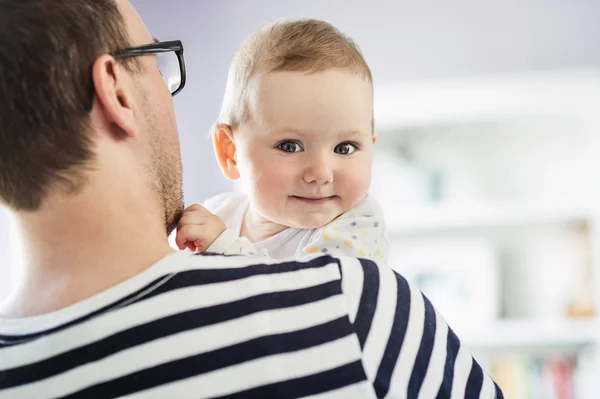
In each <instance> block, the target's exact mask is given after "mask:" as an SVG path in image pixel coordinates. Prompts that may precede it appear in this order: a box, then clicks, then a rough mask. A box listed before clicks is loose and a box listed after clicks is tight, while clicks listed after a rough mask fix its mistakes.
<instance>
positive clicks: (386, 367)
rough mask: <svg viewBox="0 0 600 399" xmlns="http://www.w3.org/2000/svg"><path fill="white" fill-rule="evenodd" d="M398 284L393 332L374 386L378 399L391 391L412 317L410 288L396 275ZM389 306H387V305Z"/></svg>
mask: <svg viewBox="0 0 600 399" xmlns="http://www.w3.org/2000/svg"><path fill="white" fill-rule="evenodd" d="M394 275H395V276H396V282H397V284H398V295H397V299H396V314H395V316H394V323H393V325H392V331H390V336H389V339H388V342H387V345H386V347H385V352H384V354H383V359H382V360H381V363H380V364H379V368H378V369H377V376H376V377H375V381H374V382H373V385H374V387H375V393H376V394H377V397H378V398H383V397H384V396H386V395H387V393H388V391H389V390H390V383H391V380H392V374H393V373H394V368H395V367H396V362H397V361H398V357H399V355H400V349H401V348H402V343H403V342H404V336H405V335H406V328H407V326H408V320H409V317H410V287H409V285H408V283H407V282H406V280H405V279H404V277H402V276H400V275H399V274H398V273H394ZM386 305H387V304H386ZM406 372H408V370H406Z"/></svg>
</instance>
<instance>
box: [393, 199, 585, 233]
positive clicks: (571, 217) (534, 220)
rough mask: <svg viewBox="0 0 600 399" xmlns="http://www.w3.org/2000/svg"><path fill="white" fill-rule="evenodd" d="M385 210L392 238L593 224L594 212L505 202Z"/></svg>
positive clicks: (567, 206) (581, 207) (566, 206)
mask: <svg viewBox="0 0 600 399" xmlns="http://www.w3.org/2000/svg"><path fill="white" fill-rule="evenodd" d="M398 208H399V209H402V210H401V211H399V212H392V211H388V210H384V212H385V215H386V217H387V219H388V223H387V224H388V231H389V234H390V236H406V235H421V234H436V233H444V232H456V231H463V230H473V229H489V228H498V227H522V226H531V225H538V224H549V223H581V222H588V221H590V220H591V219H592V218H593V216H594V212H593V211H591V209H590V207H587V206H584V205H582V206H575V205H573V204H548V203H543V202H541V201H540V202H505V203H480V204H462V205H460V206H458V205H437V206H423V207H413V208H410V207H402V206H399V207H398Z"/></svg>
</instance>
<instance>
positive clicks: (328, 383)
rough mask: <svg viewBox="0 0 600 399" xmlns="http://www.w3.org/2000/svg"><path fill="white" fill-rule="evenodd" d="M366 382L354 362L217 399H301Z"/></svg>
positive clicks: (362, 373) (363, 373)
mask: <svg viewBox="0 0 600 399" xmlns="http://www.w3.org/2000/svg"><path fill="white" fill-rule="evenodd" d="M366 380H367V376H366V375H365V371H364V369H363V367H362V363H361V362H360V361H356V362H354V363H350V364H346V365H344V366H341V367H337V368H335V369H333V370H328V371H324V372H321V373H318V374H313V375H310V376H308V377H301V378H295V379H293V380H288V381H282V382H277V383H275V384H270V385H265V386H262V387H258V388H254V389H249V390H247V391H242V392H237V393H234V394H231V395H226V396H220V397H219V398H218V399H246V398H250V399H252V398H256V399H263V398H277V399H293V398H303V397H306V396H311V395H316V394H319V393H323V392H329V391H333V390H335V389H339V388H343V387H347V386H350V385H354V384H358V383H359V382H362V381H366Z"/></svg>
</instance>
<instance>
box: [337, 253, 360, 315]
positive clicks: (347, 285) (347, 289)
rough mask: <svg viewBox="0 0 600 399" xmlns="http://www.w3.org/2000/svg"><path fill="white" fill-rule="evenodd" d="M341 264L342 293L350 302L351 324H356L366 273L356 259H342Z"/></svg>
mask: <svg viewBox="0 0 600 399" xmlns="http://www.w3.org/2000/svg"><path fill="white" fill-rule="evenodd" d="M340 263H341V265H342V291H343V292H344V295H345V296H346V299H347V301H348V315H349V317H350V322H351V323H354V320H355V319H356V314H357V313H358V307H359V305H360V297H361V295H362V289H363V284H364V279H365V276H364V271H363V268H362V265H361V264H360V261H359V260H358V259H356V258H340Z"/></svg>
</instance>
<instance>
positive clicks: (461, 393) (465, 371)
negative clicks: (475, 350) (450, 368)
mask: <svg viewBox="0 0 600 399" xmlns="http://www.w3.org/2000/svg"><path fill="white" fill-rule="evenodd" d="M472 365H473V357H472V356H471V353H469V351H468V350H467V349H466V348H465V347H464V346H462V345H461V347H460V349H459V350H458V354H457V355H456V362H455V363H454V379H453V380H452V395H450V397H452V398H464V397H465V390H466V388H467V381H468V380H469V375H470V374H471V366H472Z"/></svg>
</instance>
